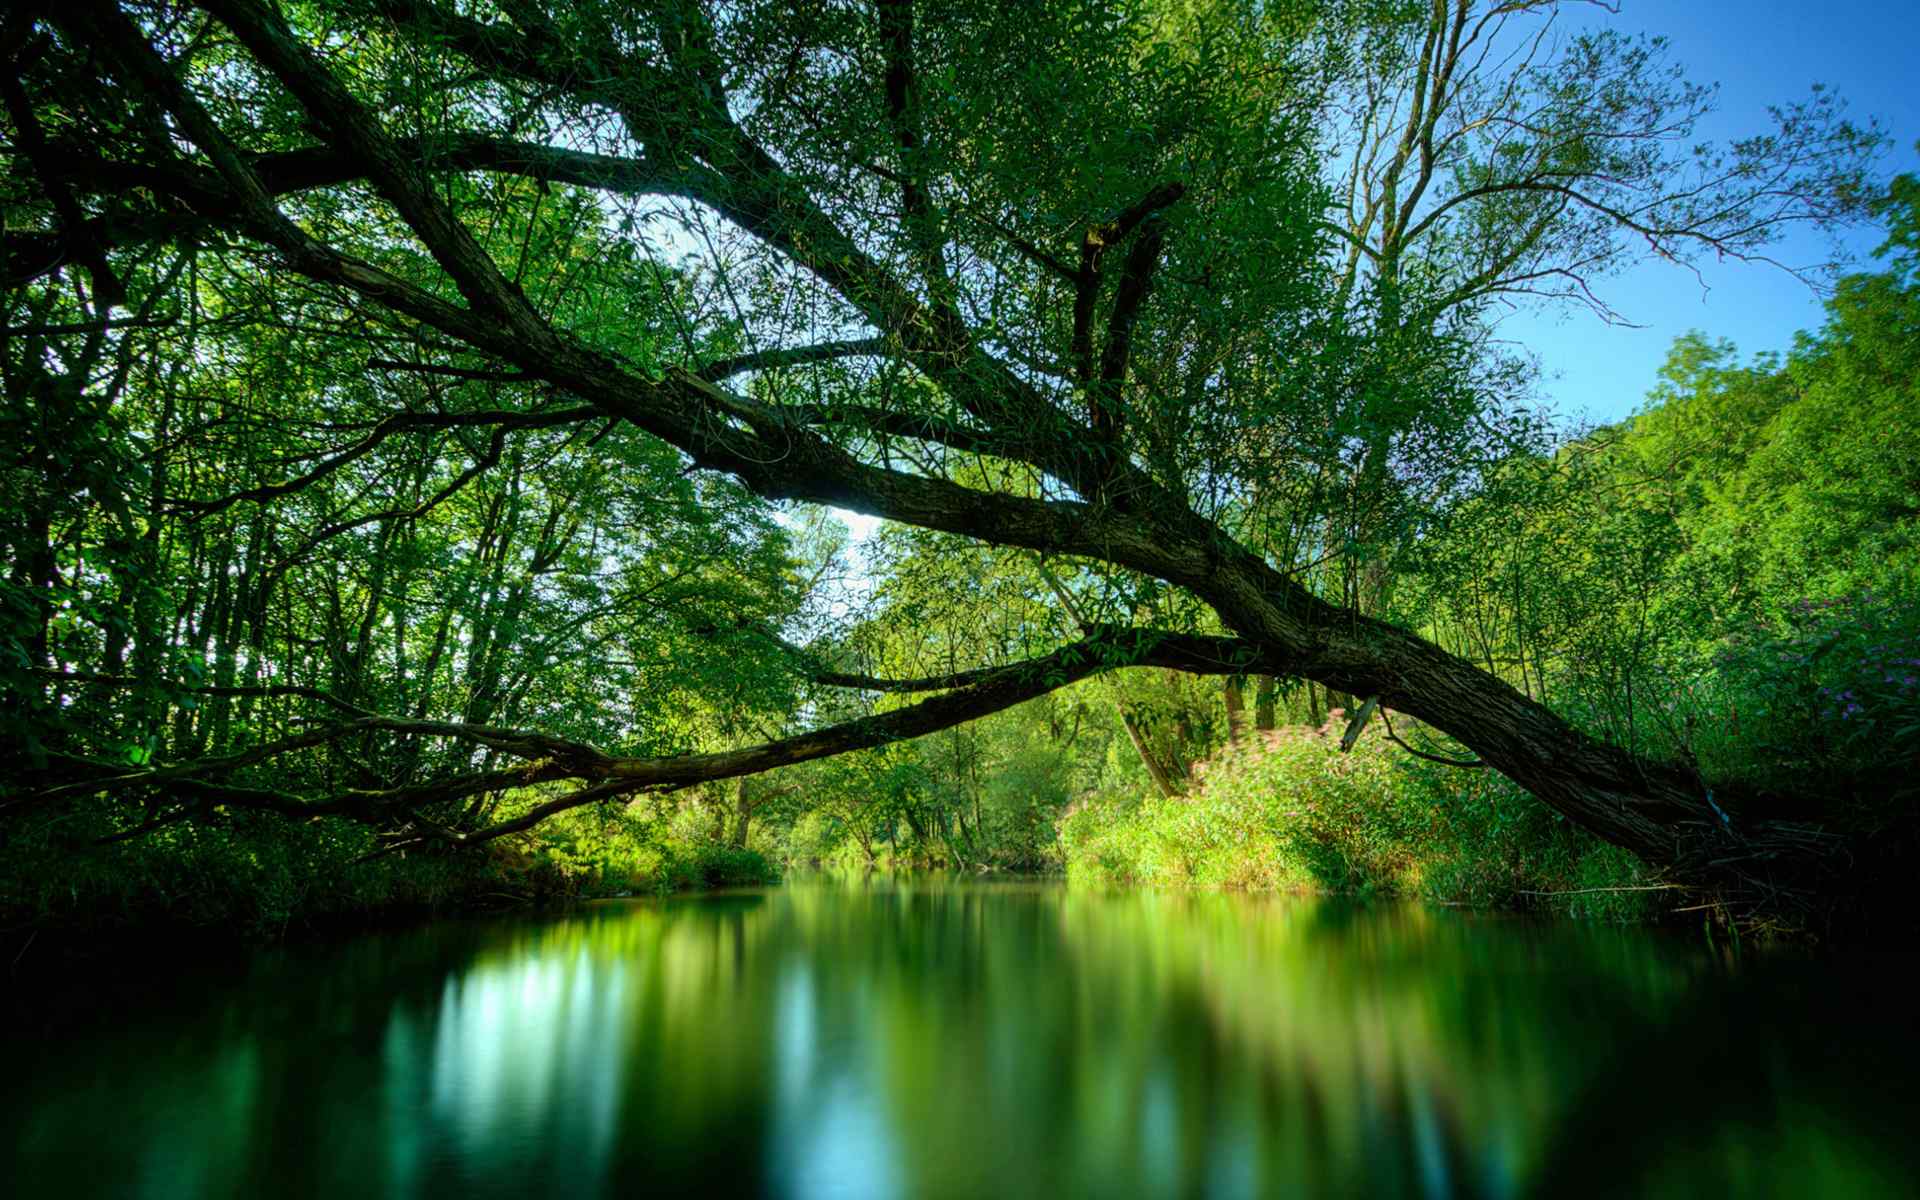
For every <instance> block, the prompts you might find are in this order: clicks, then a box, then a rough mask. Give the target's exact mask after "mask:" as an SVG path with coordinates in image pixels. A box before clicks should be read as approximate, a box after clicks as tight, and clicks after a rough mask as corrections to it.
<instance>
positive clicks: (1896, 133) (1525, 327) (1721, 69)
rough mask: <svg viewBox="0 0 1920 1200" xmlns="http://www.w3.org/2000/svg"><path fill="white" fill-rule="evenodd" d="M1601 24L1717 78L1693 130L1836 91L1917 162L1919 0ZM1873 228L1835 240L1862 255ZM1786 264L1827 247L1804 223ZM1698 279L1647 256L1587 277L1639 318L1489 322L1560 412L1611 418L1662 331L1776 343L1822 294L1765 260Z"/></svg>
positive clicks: (1667, 6) (1692, 11) (1720, 135)
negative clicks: (1534, 361)
mask: <svg viewBox="0 0 1920 1200" xmlns="http://www.w3.org/2000/svg"><path fill="white" fill-rule="evenodd" d="M1619 7H1620V10H1621V11H1620V15H1619V16H1617V17H1612V18H1608V19H1607V20H1608V23H1609V24H1610V25H1612V27H1613V28H1616V29H1620V30H1622V31H1627V32H1646V33H1657V34H1662V35H1665V36H1666V37H1667V38H1668V39H1669V40H1670V41H1671V43H1672V48H1671V54H1672V57H1673V59H1674V61H1676V62H1678V63H1680V64H1682V65H1683V66H1685V67H1686V68H1687V73H1688V76H1689V78H1692V79H1694V80H1696V81H1699V82H1717V83H1719V84H1720V102H1719V111H1718V112H1717V113H1716V114H1715V115H1714V117H1713V119H1712V121H1711V123H1710V124H1709V125H1708V126H1707V127H1705V128H1703V129H1702V130H1701V133H1702V134H1703V135H1704V137H1707V138H1712V139H1714V140H1724V139H1727V138H1731V137H1738V136H1741V135H1743V134H1748V133H1755V132H1761V131H1763V130H1765V129H1766V128H1767V111H1766V110H1767V105H1768V104H1770V103H1775V102H1778V101H1782V100H1793V99H1799V98H1802V97H1804V96H1806V95H1807V93H1808V91H1809V89H1810V88H1811V87H1812V85H1813V84H1815V83H1822V84H1825V85H1827V86H1828V87H1829V88H1831V89H1833V90H1834V91H1837V92H1838V93H1839V94H1840V95H1841V96H1842V97H1844V98H1845V99H1846V101H1847V108H1848V112H1849V114H1850V115H1852V116H1854V117H1856V118H1865V117H1868V116H1873V117H1877V118H1878V119H1879V120H1880V123H1881V125H1882V126H1883V128H1885V130H1886V131H1887V132H1888V133H1889V134H1890V135H1891V136H1892V138H1893V145H1892V147H1891V148H1890V149H1889V152H1888V154H1887V155H1886V158H1885V160H1884V166H1885V167H1886V169H1887V171H1888V173H1889V174H1892V173H1895V172H1899V171H1916V170H1920V156H1917V155H1916V154H1915V151H1914V142H1915V140H1916V139H1920V0H1744V2H1743V0H1622V2H1621V3H1620V5H1619ZM1879 241H1880V238H1879V236H1878V235H1877V234H1876V233H1875V232H1874V231H1871V230H1862V231H1860V232H1858V233H1856V234H1854V235H1853V236H1850V237H1848V238H1845V239H1843V244H1844V245H1845V246H1846V247H1848V248H1849V249H1850V250H1851V251H1852V252H1853V253H1854V254H1855V255H1856V257H1858V258H1859V259H1861V260H1862V261H1863V262H1865V261H1866V260H1867V255H1868V253H1869V252H1870V251H1871V250H1872V249H1873V247H1874V246H1875V245H1877V244H1878V243H1879ZM1776 253H1777V256H1778V257H1779V258H1780V259H1781V260H1782V261H1785V262H1790V263H1813V262H1820V261H1823V260H1825V258H1826V257H1827V250H1826V242H1825V239H1824V238H1823V237H1821V236H1820V235H1818V234H1813V233H1807V234H1803V235H1800V236H1798V237H1796V238H1794V239H1790V240H1788V241H1785V242H1783V243H1781V245H1780V246H1779V247H1778V249H1777V251H1776ZM1701 274H1702V275H1703V276H1704V277H1705V281H1706V284H1707V291H1706V292H1705V294H1704V295H1703V294H1702V291H1701V287H1700V284H1699V282H1698V281H1697V280H1696V279H1695V278H1694V277H1693V276H1692V275H1691V274H1690V273H1688V272H1687V271H1685V270H1683V269H1679V268H1676V267H1673V266H1670V265H1666V264H1658V263H1650V264H1647V265H1645V266H1642V267H1639V268H1636V269H1635V270H1633V271H1631V272H1629V273H1628V274H1626V275H1623V276H1620V277H1618V278H1615V279H1612V280H1609V281H1607V282H1606V284H1605V286H1604V287H1601V288H1599V289H1597V290H1598V291H1599V292H1600V294H1601V295H1602V296H1603V297H1604V298H1605V299H1606V300H1607V301H1608V302H1609V303H1611V304H1612V305H1613V306H1614V307H1615V308H1616V309H1618V310H1619V311H1620V312H1621V314H1622V315H1623V316H1625V317H1626V318H1628V319H1629V320H1631V321H1633V322H1635V323H1636V324H1638V325H1641V326H1643V328H1637V329H1625V328H1619V327H1609V326H1607V325H1606V324H1604V323H1603V322H1601V321H1600V320H1599V319H1598V318H1596V317H1594V316H1592V315H1590V314H1588V313H1586V312H1539V311H1530V312H1520V313H1516V314H1514V315H1513V316H1510V317H1508V318H1507V319H1505V320H1504V321H1503V322H1502V323H1501V326H1500V331H1501V334H1502V335H1503V336H1504V337H1508V338H1511V339H1513V340H1514V341H1516V342H1519V343H1520V344H1522V345H1524V346H1526V347H1527V348H1529V349H1530V350H1531V351H1532V352H1533V353H1534V354H1535V355H1536V356H1537V357H1538V358H1539V360H1540V363H1541V366H1542V367H1543V368H1544V370H1545V372H1546V374H1547V378H1546V379H1544V380H1543V382H1542V386H1541V390H1542V391H1543V393H1544V394H1545V395H1546V396H1547V397H1548V398H1549V399H1550V400H1551V401H1552V402H1553V406H1554V407H1555V408H1556V409H1557V410H1559V411H1560V412H1562V413H1564V414H1567V415H1569V416H1585V417H1588V418H1591V419H1594V420H1598V421H1613V420H1617V419H1619V418H1621V417H1624V416H1626V415H1627V414H1628V413H1631V412H1632V411H1633V410H1634V409H1636V408H1637V407H1639V405H1640V404H1641V402H1642V401H1643V399H1644V398H1645V396H1646V393H1647V390H1648V389H1649V388H1650V387H1651V386H1652V385H1653V382H1654V375H1655V372H1656V371H1658V369H1659V367H1660V364H1661V362H1662V361H1664V359H1665V358H1666V353H1667V349H1668V347H1669V346H1671V345H1672V344H1673V339H1674V338H1675V337H1677V336H1679V335H1680V334H1683V333H1685V332H1687V331H1688V330H1690V329H1698V330H1701V331H1702V332H1704V333H1707V334H1708V335H1710V336H1713V337H1725V338H1730V339H1732V340H1733V341H1734V342H1735V344H1737V345H1738V346H1739V347H1740V349H1741V351H1742V353H1743V354H1747V355H1751V354H1753V353H1756V352H1759V351H1762V350H1784V349H1786V348H1787V347H1789V346H1790V345H1791V344H1792V341H1793V334H1794V332H1795V331H1796V330H1800V329H1811V328H1815V327H1817V326H1818V325H1819V324H1820V320H1821V314H1820V299H1819V297H1818V296H1815V295H1814V294H1812V293H1811V292H1810V291H1809V289H1808V288H1807V287H1806V286H1805V285H1803V284H1801V283H1799V282H1797V281H1796V280H1794V279H1793V278H1792V277H1790V276H1788V275H1786V274H1785V273H1783V272H1781V271H1779V270H1776V269H1773V268H1770V267H1765V266H1748V265H1741V264H1716V263H1702V264H1701Z"/></svg>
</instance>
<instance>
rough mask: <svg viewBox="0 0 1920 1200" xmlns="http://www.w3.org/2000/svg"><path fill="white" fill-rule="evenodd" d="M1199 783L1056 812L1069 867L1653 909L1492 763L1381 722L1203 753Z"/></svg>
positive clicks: (1611, 859) (1628, 879)
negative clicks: (1462, 763)
mask: <svg viewBox="0 0 1920 1200" xmlns="http://www.w3.org/2000/svg"><path fill="white" fill-rule="evenodd" d="M1203 778H1204V782H1203V783H1202V785H1201V786H1200V787H1198V788H1197V789H1195V790H1194V791H1193V792H1191V793H1190V794H1188V795H1185V796H1180V797H1177V798H1173V799H1166V798H1162V797H1158V796H1147V797H1144V798H1142V797H1137V796H1134V797H1129V796H1126V795H1119V796H1100V797H1094V798H1090V799H1087V800H1083V801H1081V802H1080V803H1078V804H1076V806H1075V807H1074V809H1073V810H1072V811H1071V812H1070V813H1069V814H1068V816H1067V817H1066V819H1065V820H1063V821H1062V823H1061V837H1062V841H1063V843H1064V845H1065V848H1066V861H1067V876H1068V878H1069V879H1070V880H1072V881H1074V882H1076V883H1081V884H1092V885H1099V886H1148V887H1204V888H1229V889H1240V890H1247V891H1308V892H1326V893H1337V894H1342V895H1357V896H1407V897H1418V898H1422V899H1427V900H1432V901H1436V902H1440V903H1446V904H1464V905H1471V906H1475V907H1518V908H1540V909H1546V910H1549V911H1555V912H1560V913H1564V914H1567V915H1572V916H1578V917H1584V918H1589V919H1602V920H1631V919H1637V918H1640V917H1643V916H1646V915H1648V914H1649V913H1650V912H1651V911H1652V906H1651V901H1650V899H1649V897H1650V896H1652V895H1654V894H1656V893H1654V892H1651V891H1635V890H1618V889H1623V888H1624V889H1633V888H1639V887H1642V886H1650V885H1646V884H1644V868H1643V867H1641V865H1640V864H1639V863H1638V862H1637V861H1636V860H1635V859H1634V858H1633V857H1632V855H1630V854H1627V853H1625V852H1624V851H1621V850H1619V849H1618V848H1617V847H1613V846H1609V845H1607V844H1606V843H1604V842H1601V841H1600V840H1599V839H1597V838H1594V837H1593V836H1592V835H1590V834H1586V833H1583V832H1581V831H1580V830H1578V829H1575V828H1574V827H1573V826H1571V825H1569V824H1567V823H1566V822H1565V821H1564V820H1562V819H1560V818H1558V817H1555V816H1554V815H1553V814H1552V813H1551V812H1549V811H1547V810H1545V809H1543V808H1542V807H1541V806H1540V805H1539V804H1538V803H1537V802H1536V801H1534V800H1533V799H1532V798H1531V797H1529V796H1527V795H1526V794H1525V793H1524V792H1522V791H1521V790H1520V789H1518V788H1517V787H1515V786H1514V785H1513V784H1511V783H1509V782H1507V781H1506V780H1504V779H1501V778H1500V777H1499V776H1497V775H1493V774H1491V773H1488V772H1483V771H1463V770H1460V769H1457V768H1449V767H1438V766H1433V765H1431V764H1426V763H1420V762H1417V761H1410V760H1408V759H1407V758H1406V757H1405V756H1404V755H1403V754H1401V753H1400V752H1399V751H1398V750H1397V749H1395V748H1393V747H1392V746H1390V745H1389V744H1388V743H1387V742H1386V741H1385V740H1384V739H1382V738H1379V737H1374V736H1370V737H1364V738H1362V739H1361V741H1360V742H1359V743H1358V744H1357V745H1356V746H1355V747H1354V749H1353V750H1352V751H1351V752H1350V753H1346V754H1343V753H1341V752H1340V750H1339V747H1338V740H1337V738H1334V737H1331V736H1330V735H1328V734H1325V733H1314V732H1301V731H1297V730H1290V731H1287V732H1285V733H1282V734H1278V735H1275V736H1274V737H1272V738H1270V739H1268V740H1265V741H1263V742H1262V743H1261V744H1260V745H1258V746H1257V747H1255V748H1252V749H1249V750H1246V751H1242V752H1239V753H1232V752H1229V753H1227V754H1224V755H1222V756H1221V757H1218V758H1216V759H1215V760H1213V761H1212V762H1211V763H1209V764H1206V769H1205V771H1204V775H1203Z"/></svg>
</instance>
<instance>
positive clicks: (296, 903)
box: [0, 801, 779, 941]
mask: <svg viewBox="0 0 1920 1200" xmlns="http://www.w3.org/2000/svg"><path fill="white" fill-rule="evenodd" d="M523 802H524V801H523ZM509 803H512V801H509ZM90 819H91V820H95V821H97V822H98V823H99V824H98V827H97V828H95V827H93V826H89V825H87V824H86V822H87V821H88V820H90ZM113 828H114V826H113V825H112V824H111V823H110V819H109V817H108V816H107V814H105V813H104V812H90V813H87V814H80V815H75V814H69V815H68V816H67V818H66V819H64V820H59V821H45V822H37V823H36V822H27V821H16V822H12V823H9V825H8V826H7V836H6V839H5V841H4V842H3V843H0V922H4V925H5V926H6V927H7V928H16V927H27V926H31V927H32V928H36V929H49V930H54V931H56V932H68V933H76V934H84V935H88V936H112V935H114V934H115V933H120V932H134V931H139V930H145V929H149V928H154V927H168V928H173V929H180V930H200V931H204V932H207V933H209V934H210V935H213V936H215V937H220V938H227V937H239V938H242V939H246V940H253V941H270V940H278V939H280V938H282V937H285V936H288V935H289V934H292V933H297V932H301V931H304V930H309V929H312V928H316V927H320V926H327V925H337V924H357V923H367V922H372V921H377V920H382V919H390V918H392V917H394V916H397V915H406V914H418V913H424V912H434V911H443V910H447V909H451V908H462V909H468V908H476V907H485V906H488V905H498V904H503V903H524V902H528V901H536V900H571V899H587V898H592V897H599V896H620V895H634V894H655V893H665V892H673V891H686V890H693V889H703V888H720V887H737V886H749V885H755V884H764V883H771V882H774V881H777V880H778V878H779V872H778V870H777V869H776V868H775V867H774V866H773V865H772V863H770V862H769V861H768V860H767V859H766V858H765V857H764V856H763V855H761V854H760V853H758V852H757V851H754V850H749V849H743V848H738V847H734V846H730V845H725V844H722V843H719V842H717V841H714V840H712V839H709V838H704V837H698V836H694V837H685V836H679V835H677V834H676V833H675V832H674V831H672V830H671V829H669V828H667V827H666V826H665V824H664V823H663V822H662V821H660V820H659V819H657V818H655V817H652V816H651V815H647V814H636V813H634V812H633V810H630V809H627V808H625V807H623V806H619V805H610V806H608V807H607V808H606V809H605V810H604V811H599V810H591V809H588V810H576V811H575V812H571V813H567V814H565V816H564V817H562V818H560V819H558V820H554V821H550V822H547V823H545V824H543V825H541V826H539V827H537V828H536V829H535V830H533V831H530V832H529V833H527V834H524V835H521V836H520V837H518V838H509V839H502V840H501V841H500V842H497V843H494V844H493V845H490V846H487V847H483V848H480V849H471V850H414V851H411V852H409V853H407V854H404V855H399V854H396V855H387V856H384V857H373V858H368V857H366V856H367V855H368V854H369V853H370V852H371V851H373V850H375V849H376V846H375V845H374V842H373V839H372V835H371V834H370V833H369V831H368V830H367V829H366V827H365V826H362V825H358V824H355V823H353V822H349V821H344V820H337V819H321V820H316V821H312V822H310V823H308V824H306V825H301V826H296V825H292V824H290V823H288V822H285V821H281V820H277V819H274V818H272V817H267V816H262V815H259V814H249V813H234V814H229V815H227V816H226V818H225V819H224V820H220V821H214V822H203V823H192V824H188V823H181V824H177V825H171V826H168V827H167V828H165V829H162V830H159V831H157V832H155V833H153V834H152V835H150V836H148V837H145V838H143V839H139V840H129V841H122V842H115V843H109V844H105V845H101V844H96V842H95V839H96V838H98V837H99V836H101V835H102V834H106V833H110V832H112V830H113Z"/></svg>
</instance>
